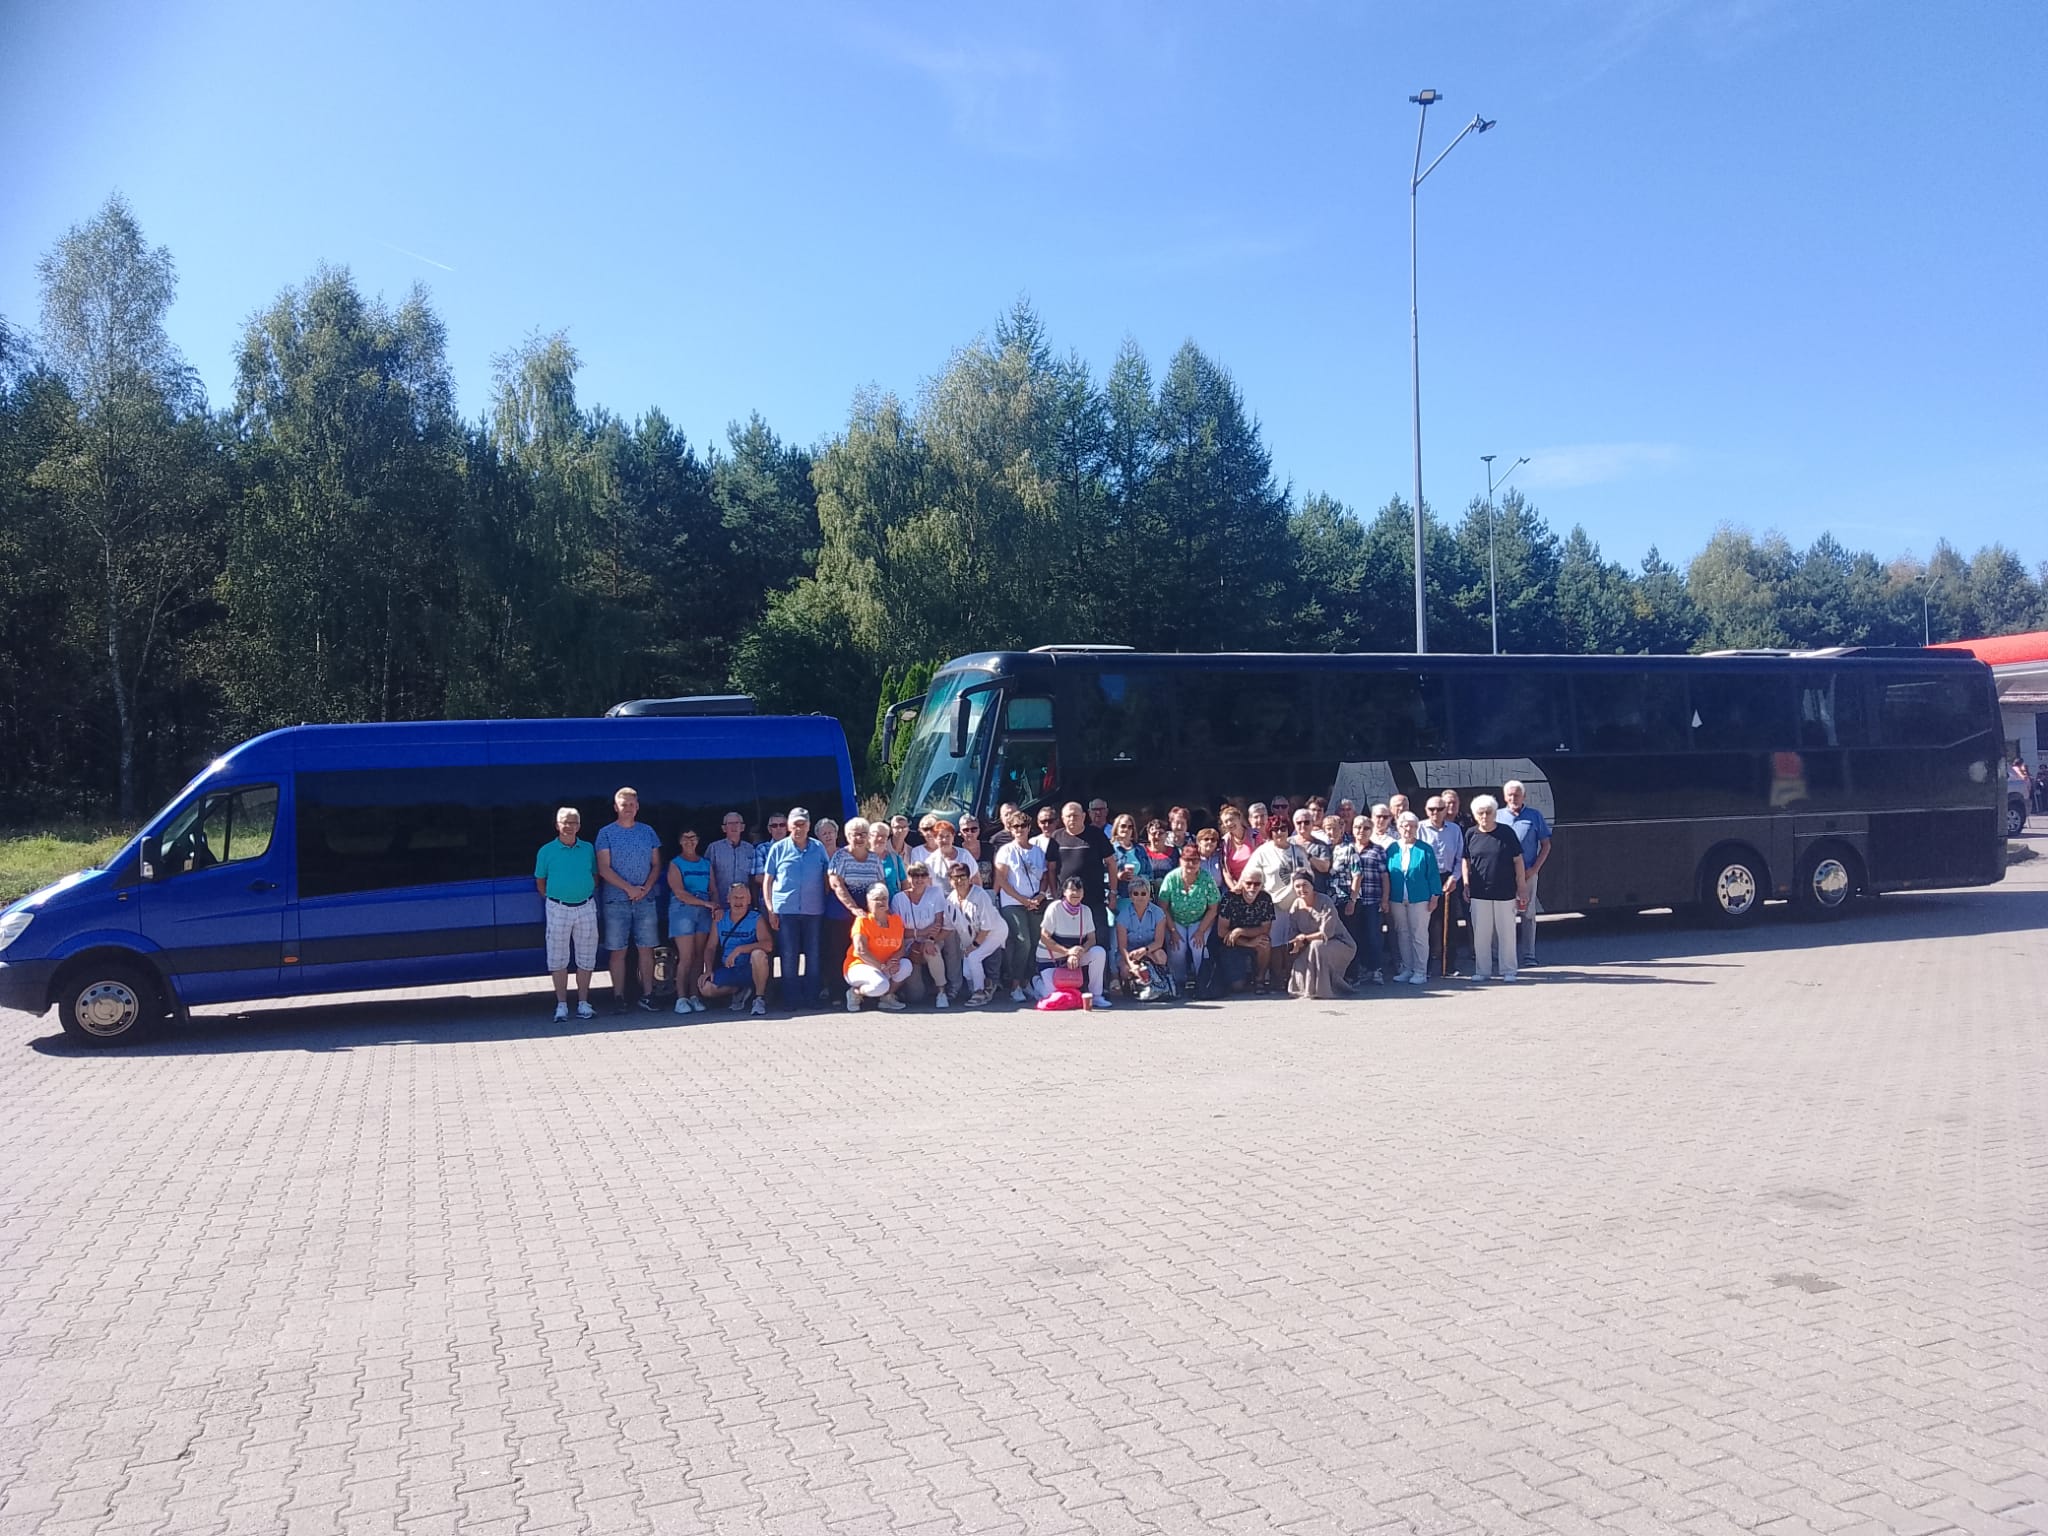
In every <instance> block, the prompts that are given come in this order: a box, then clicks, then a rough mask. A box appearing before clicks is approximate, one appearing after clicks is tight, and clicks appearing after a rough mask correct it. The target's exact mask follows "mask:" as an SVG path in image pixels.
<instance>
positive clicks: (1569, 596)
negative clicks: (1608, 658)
mask: <svg viewBox="0 0 2048 1536" xmlns="http://www.w3.org/2000/svg"><path fill="white" fill-rule="evenodd" d="M1634 586H1635V583H1634V582H1633V581H1632V580H1631V579H1630V577H1629V573H1628V572H1627V571H1626V570H1624V569H1623V568H1622V567H1621V566H1619V565H1617V564H1615V563H1614V562H1613V561H1611V560H1606V559H1603V558H1602V557H1601V554H1600V546H1599V545H1598V544H1596V543H1594V542H1593V540H1592V539H1591V538H1590V537H1589V536H1588V535H1587V533H1586V530H1585V529H1584V528H1581V527H1577V526H1574V527H1573V529H1572V531H1571V532H1570V533H1568V534H1566V535H1565V540H1564V546H1563V549H1562V551H1561V552H1560V554H1559V557H1558V569H1557V582H1556V588H1555V591H1556V619H1557V623H1558V625H1559V628H1560V630H1561V632H1562V639H1563V643H1562V644H1561V645H1560V646H1559V647H1558V649H1559V650H1563V651H1575V652H1584V653H1588V654H1595V655H1604V654H1611V653H1614V652H1635V651H1640V650H1642V649H1643V636H1642V629H1641V625H1640V624H1639V622H1638V619H1637V609H1636V600H1635V592H1634Z"/></svg>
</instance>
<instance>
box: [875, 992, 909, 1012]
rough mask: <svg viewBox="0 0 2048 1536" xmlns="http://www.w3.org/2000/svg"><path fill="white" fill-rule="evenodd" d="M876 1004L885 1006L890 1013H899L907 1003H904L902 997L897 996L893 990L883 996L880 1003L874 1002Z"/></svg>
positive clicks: (880, 1006) (881, 1006)
mask: <svg viewBox="0 0 2048 1536" xmlns="http://www.w3.org/2000/svg"><path fill="white" fill-rule="evenodd" d="M876 1006H877V1007H879V1008H886V1009H887V1010H888V1011H889V1012H890V1013H901V1012H902V1011H903V1010H904V1009H905V1008H906V1007H907V1006H909V1005H908V1004H906V1003H905V1002H904V1001H903V999H902V998H900V997H898V996H897V995H896V994H895V993H894V992H891V993H890V994H889V995H888V996H887V997H885V998H883V999H882V1000H881V1002H880V1003H878V1004H876Z"/></svg>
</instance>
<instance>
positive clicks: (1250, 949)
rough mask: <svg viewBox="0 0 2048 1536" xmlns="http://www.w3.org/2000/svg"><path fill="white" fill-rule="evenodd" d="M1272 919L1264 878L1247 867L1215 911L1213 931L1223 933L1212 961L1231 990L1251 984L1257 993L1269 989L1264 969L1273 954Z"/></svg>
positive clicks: (1236, 990)
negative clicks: (1219, 947)
mask: <svg viewBox="0 0 2048 1536" xmlns="http://www.w3.org/2000/svg"><path fill="white" fill-rule="evenodd" d="M1273 922H1274V914H1273V898H1272V897H1270V896H1268V895H1267V894H1266V877H1265V876H1264V875H1262V874H1260V873H1259V872H1258V871H1257V870H1255V869H1248V870H1246V871H1245V874H1244V879H1243V880H1242V881H1240V882H1239V884H1238V887H1237V889H1236V890H1234V891H1232V892H1230V893H1229V894H1228V895H1227V896H1225V897H1224V898H1223V901H1222V904H1221V905H1220V906H1219V907H1218V908H1217V914H1216V931H1217V932H1218V933H1219V934H1221V935H1222V936H1223V945H1222V948H1221V949H1219V950H1218V951H1217V954H1216V963H1217V966H1218V968H1219V969H1220V970H1221V971H1222V973H1223V979H1224V981H1225V983H1226V984H1227V985H1228V986H1229V988H1230V990H1231V991H1233V992H1242V991H1243V990H1244V989H1245V988H1246V987H1247V986H1250V985H1254V984H1256V985H1257V987H1258V989H1259V990H1260V991H1261V992H1268V991H1271V990H1272V982H1271V981H1270V980H1268V979H1267V971H1268V969H1269V968H1270V966H1271V963H1272V955H1273Z"/></svg>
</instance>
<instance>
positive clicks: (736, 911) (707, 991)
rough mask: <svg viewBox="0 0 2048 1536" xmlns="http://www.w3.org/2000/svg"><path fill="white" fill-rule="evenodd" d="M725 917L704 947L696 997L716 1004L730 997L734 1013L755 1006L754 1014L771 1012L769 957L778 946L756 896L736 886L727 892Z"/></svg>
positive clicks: (745, 888) (713, 930)
mask: <svg viewBox="0 0 2048 1536" xmlns="http://www.w3.org/2000/svg"><path fill="white" fill-rule="evenodd" d="M725 902H726V914H725V916H724V917H721V918H720V919H719V920H718V922H717V925H716V926H715V927H714V928H713V929H712V931H711V940H712V941H711V943H709V944H707V945H705V947H704V970H703V973H702V974H701V975H700V976H698V978H697V995H698V996H699V997H708V998H710V999H711V1000H712V1001H713V1002H717V1001H719V1000H720V999H723V998H727V997H729V998H731V999H732V1002H731V1004H730V1005H729V1006H730V1007H731V1009H732V1011H733V1012H734V1013H738V1012H739V1011H740V1010H741V1009H743V1008H745V1007H746V1006H747V1004H748V1003H752V1004H753V1005H754V1012H755V1013H757V1014H765V1013H766V1012H767V1011H768V970H769V965H770V959H769V957H770V956H771V955H772V954H773V953H774V949H775V946H774V944H773V942H772V941H771V940H770V939H769V937H768V927H767V925H766V924H765V923H763V922H762V921H761V914H760V913H759V912H757V911H755V910H754V893H753V891H752V890H751V889H750V888H748V887H747V886H745V885H741V884H737V883H735V884H734V885H733V886H732V888H731V889H730V890H728V891H727V892H726V893H725Z"/></svg>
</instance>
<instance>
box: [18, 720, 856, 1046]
mask: <svg viewBox="0 0 2048 1536" xmlns="http://www.w3.org/2000/svg"><path fill="white" fill-rule="evenodd" d="M624 785H631V786H632V787H633V788H635V789H637V790H639V792H640V819H641V820H642V821H644V822H646V823H647V824H648V825H649V826H651V827H653V828H654V829H655V830H656V831H657V832H659V833H660V834H661V839H662V845H663V847H664V849H666V850H667V851H668V852H669V853H673V852H674V849H675V846H676V835H677V833H679V832H681V831H682V830H683V829H684V828H686V827H694V828H696V830H697V832H698V834H699V837H700V839H701V840H702V843H703V845H704V846H706V847H708V846H709V845H710V844H711V843H712V842H713V841H714V840H715V839H716V838H717V837H718V836H719V835H720V831H719V823H720V821H721V819H722V818H723V817H724V815H725V813H726V812H727V811H729V810H737V811H739V812H740V813H741V814H742V815H743V816H745V817H746V819H747V826H748V829H749V835H750V836H758V835H759V833H760V829H761V828H763V827H765V826H766V825H767V820H768V816H769V814H770V812H773V811H786V810H788V809H789V808H790V807H791V806H792V805H802V806H805V807H807V808H808V809H809V810H810V812H811V814H812V815H813V816H814V817H825V816H831V817H834V818H837V819H840V820H844V819H845V817H846V816H847V815H848V814H849V813H850V812H851V811H852V810H853V808H854V805H855V801H854V787H853V769H852V765H851V763H850V762H849V760H848V757H847V752H846V737H845V734H844V733H843V732H842V731H841V730H840V727H839V724H838V722H837V721H835V720H832V719H829V718H826V717H823V716H810V717H803V718H773V717H765V716H763V717H747V716H710V717H675V716H664V715H643V716H625V717H618V718H609V717H608V718H604V719H580V720H465V721H429V722H420V723H413V724H401V725H302V726H295V727H292V728H290V729H287V730H281V731H272V732H270V733H269V734H268V735H264V736H258V737H256V738H255V739H254V740H251V741H247V742H244V743H243V744H242V745H241V746H239V747H236V748H235V749H234V750H233V751H231V752H229V753H227V754H226V755H225V756H223V757H221V758H219V759H218V760H217V761H215V762H214V763H212V764H210V765H209V766H208V767H207V769H206V770H205V772H203V773H201V774H200V775H199V776H198V777H197V778H196V779H194V780H193V781H192V782H191V783H190V784H188V785H187V786H186V787H185V789H184V790H183V791H181V792H180V793H179V794H178V795H177V797H176V798H174V799H173V800H172V801H171V803H170V804H169V805H168V806H166V807H165V808H164V809H163V810H162V811H160V812H159V813H158V814H157V815H156V816H155V817H154V818H152V819H151V821H150V822H149V824H148V825H147V826H146V827H144V828H143V829H142V831H141V832H140V833H139V834H138V835H137V836H136V837H135V839H134V840H133V841H132V842H130V843H129V844H128V845H127V846H126V847H125V848H123V849H122V850H121V852H120V853H119V854H118V855H116V856H115V857H114V858H113V859H112V860H110V861H109V862H108V863H107V865H106V866H105V867H104V868H102V869H93V870H85V871H82V872H81V873H79V874H75V875H72V876H69V877H68V878H66V879H63V880H60V881H58V882H57V883H56V884H55V885H51V886H49V887H46V888H45V889H43V890H40V891H36V892H34V893H33V894H31V895H28V896H25V897H23V898H22V899H21V900H19V901H17V902H15V903H13V904H12V905H11V906H8V907H6V908H5V909H0V1008H14V1009H19V1010H21V1011H23V1012H26V1013H33V1014H39V1013H43V1012H46V1011H47V1010H49V1009H50V1008H53V1007H54V1008H56V1009H57V1010H58V1012H59V1014H60V1016H61V1018H62V1020H63V1025H64V1029H65V1031H66V1033H68V1034H69V1035H70V1036H71V1037H72V1038H73V1039H75V1040H78V1041H80V1042H82V1043H84V1044H88V1045H95V1046H107V1045H119V1044H127V1043H130V1042H133V1041H136V1040H139V1039H141V1038H142V1037H143V1036H145V1035H146V1034H148V1033H149V1032H150V1031H151V1030H152V1029H153V1028H154V1027H156V1026H157V1025H158V1024H160V1023H161V1022H163V1021H164V1020H166V1019H170V1018H181V1017H183V1016H184V1014H185V1012H186V1010H188V1009H189V1008H191V1007H193V1006H196V1005H200V1004H208V1003H233V1002H242V1001H246V1000H248V999H252V998H272V997H302V996H309V995H313V994H318V993H323V992H355V991H366V990H371V989H374V988H381V987H415V986H430V985H438V984H442V983H453V982H470V981H485V980H491V979H495V978H502V977H509V976H523V975H532V976H539V975H540V974H541V973H542V972H543V971H544V969H545V961H544V959H543V956H542V950H541V926H542V925H541V902H540V896H539V893H538V892H537V891H536V889H535V887H534V882H533V861H534V854H535V852H536V851H537V850H538V849H539V848H540V846H541V844H543V843H545V842H546V841H547V840H548V839H549V838H550V837H552V836H553V835H554V822H555V811H556V809H557V808H558V807H560V806H565V805H567V806H575V807H576V808H577V809H578V810H579V811H581V812H582V815H583V835H584V836H585V837H595V835H596V833H597V831H598V829H599V828H601V827H602V826H604V825H605V823H607V822H608V821H610V820H611V819H612V795H613V793H614V792H615V791H616V790H618V789H619V788H620V787H621V786H624ZM664 889H665V888H664Z"/></svg>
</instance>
